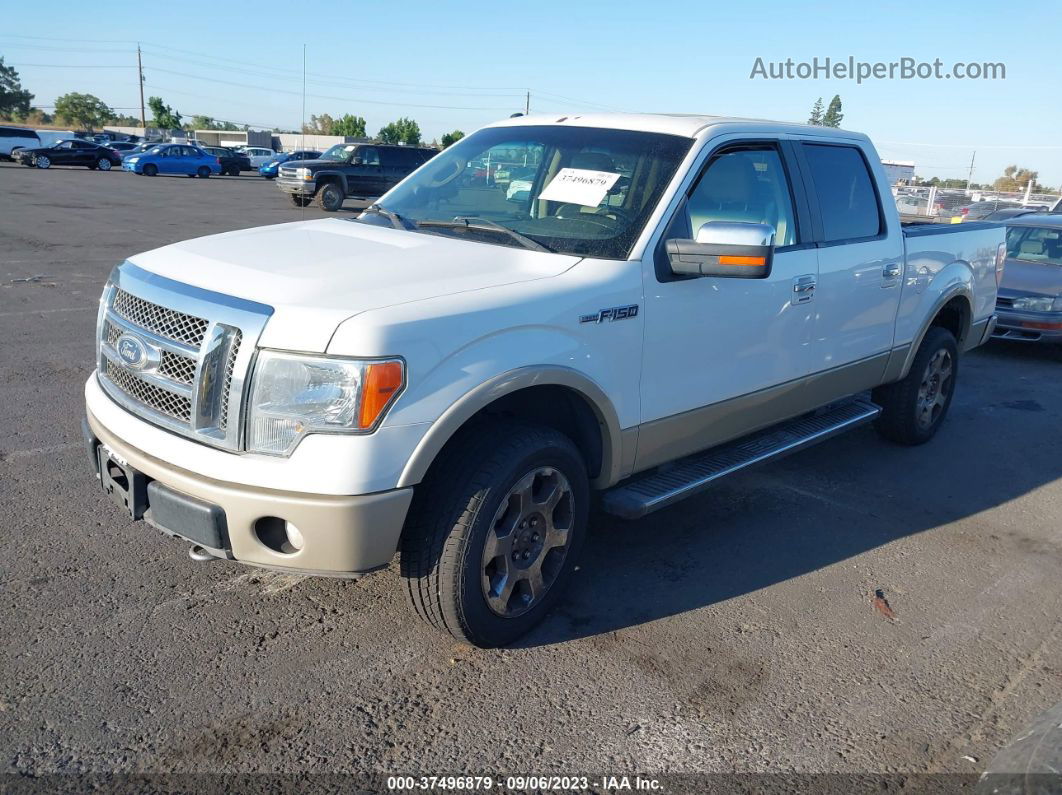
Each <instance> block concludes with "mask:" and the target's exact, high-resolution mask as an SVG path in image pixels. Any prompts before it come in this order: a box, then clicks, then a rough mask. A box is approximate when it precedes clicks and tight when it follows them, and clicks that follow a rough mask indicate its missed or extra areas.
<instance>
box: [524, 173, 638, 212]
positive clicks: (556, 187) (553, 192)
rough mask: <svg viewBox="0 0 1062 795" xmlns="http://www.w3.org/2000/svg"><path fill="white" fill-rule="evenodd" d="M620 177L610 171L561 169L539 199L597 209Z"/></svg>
mask: <svg viewBox="0 0 1062 795" xmlns="http://www.w3.org/2000/svg"><path fill="white" fill-rule="evenodd" d="M619 178H620V175H619V174H617V173H614V172H612V171H591V170H590V169H586V168H562V169H561V170H560V171H558V172H557V176H555V177H554V178H553V179H552V180H550V183H549V185H547V186H546V189H545V190H543V191H542V193H541V194H539V197H538V198H540V199H545V200H546V201H551V202H568V203H570V204H581V205H583V206H584V207H597V205H599V204H601V201H602V200H603V199H604V198H605V194H606V193H608V192H609V189H610V188H611V187H612V186H613V185H615V184H616V180H618V179H619Z"/></svg>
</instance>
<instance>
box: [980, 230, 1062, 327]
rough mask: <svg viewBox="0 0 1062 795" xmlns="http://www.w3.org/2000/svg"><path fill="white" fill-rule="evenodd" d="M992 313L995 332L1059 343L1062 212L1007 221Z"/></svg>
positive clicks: (1061, 304) (1061, 296)
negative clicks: (1000, 278)
mask: <svg viewBox="0 0 1062 795" xmlns="http://www.w3.org/2000/svg"><path fill="white" fill-rule="evenodd" d="M996 314H997V315H998V316H999V322H998V323H997V324H996V330H995V333H994V335H995V336H996V337H999V338H1001V339H1008V340H1021V341H1023V342H1056V343H1062V215H1054V214H1050V213H1048V214H1041V213H1035V214H1031V215H1024V216H1021V217H1019V218H1014V219H1012V220H1011V221H1010V222H1008V224H1007V262H1006V265H1005V266H1004V268H1003V281H1002V282H1001V283H1000V285H999V291H998V292H997V294H996Z"/></svg>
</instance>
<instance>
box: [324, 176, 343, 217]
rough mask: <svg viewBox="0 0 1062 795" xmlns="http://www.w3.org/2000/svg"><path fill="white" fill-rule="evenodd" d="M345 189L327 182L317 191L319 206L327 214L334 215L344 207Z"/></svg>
mask: <svg viewBox="0 0 1062 795" xmlns="http://www.w3.org/2000/svg"><path fill="white" fill-rule="evenodd" d="M344 198H346V197H344V196H343V189H342V188H340V187H339V185H337V184H336V183H334V182H326V183H325V184H324V185H322V186H321V188H320V190H318V191H317V206H318V207H320V208H321V209H322V210H324V211H325V212H326V213H334V212H336V210H338V209H339V208H340V207H342V206H343V199H344Z"/></svg>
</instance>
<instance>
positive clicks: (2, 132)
mask: <svg viewBox="0 0 1062 795" xmlns="http://www.w3.org/2000/svg"><path fill="white" fill-rule="evenodd" d="M0 138H29V139H31V140H34V139H35V140H38V141H39V140H40V138H39V137H38V136H37V133H35V132H33V130H21V129H19V128H18V127H0Z"/></svg>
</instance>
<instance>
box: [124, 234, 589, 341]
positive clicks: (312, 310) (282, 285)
mask: <svg viewBox="0 0 1062 795" xmlns="http://www.w3.org/2000/svg"><path fill="white" fill-rule="evenodd" d="M129 261H130V262H132V263H133V264H134V265H137V266H139V267H141V268H144V269H145V270H147V271H150V272H152V273H156V274H158V275H160V276H165V277H167V278H170V279H174V280H176V281H179V282H183V283H185V284H191V285H195V286H196V287H202V288H204V289H207V290H213V291H215V292H219V293H224V294H226V295H233V296H237V297H239V298H245V299H248V300H250V301H257V302H259V303H263V304H268V305H269V306H272V307H273V309H274V314H273V316H272V317H271V318H270V320H269V322H268V323H267V324H266V328H265V331H264V332H263V333H262V337H261V341H260V344H261V345H262V346H264V347H271V348H282V349H288V350H301V351H311V352H323V351H324V350H325V349H326V348H327V347H328V342H329V340H330V339H331V337H332V334H333V332H334V331H335V329H336V327H337V326H338V325H339V324H340V323H342V322H343V321H344V320H346V319H348V318H350V317H353V316H354V315H357V314H360V313H362V312H367V311H369V310H371V309H379V308H382V307H385V306H393V305H395V304H404V303H409V302H411V301H420V300H423V299H426V298H434V297H437V296H443V295H452V294H454V293H461V292H466V291H470V290H482V289H486V288H490V287H500V286H502V285H507V284H514V283H517V282H524V281H530V280H533V279H544V278H549V277H552V276H557V275H559V274H561V273H563V272H564V271H566V270H568V269H569V268H571V267H572V266H573V265H574V264H575V263H576V262H578V261H579V257H573V256H567V255H563V254H550V253H546V252H540V251H530V250H525V249H519V248H512V247H509V246H502V245H492V244H487V243H476V242H471V241H466V240H458V239H451V238H447V237H442V236H440V235H434V234H427V233H420V232H405V231H402V230H398V229H388V228H385V227H378V226H370V225H368V224H361V223H355V222H352V221H345V220H339V219H326V220H316V221H304V222H298V223H291V224H280V225H277V226H264V227H258V228H256V229H244V230H240V231H237V232H226V233H225V234H221V235H211V236H209V237H201V238H197V239H195V240H187V241H184V242H182V243H174V244H173V245H169V246H164V247H163V248H158V249H154V250H153V251H148V252H146V253H144V254H138V255H136V256H134V257H130V258H129Z"/></svg>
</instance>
